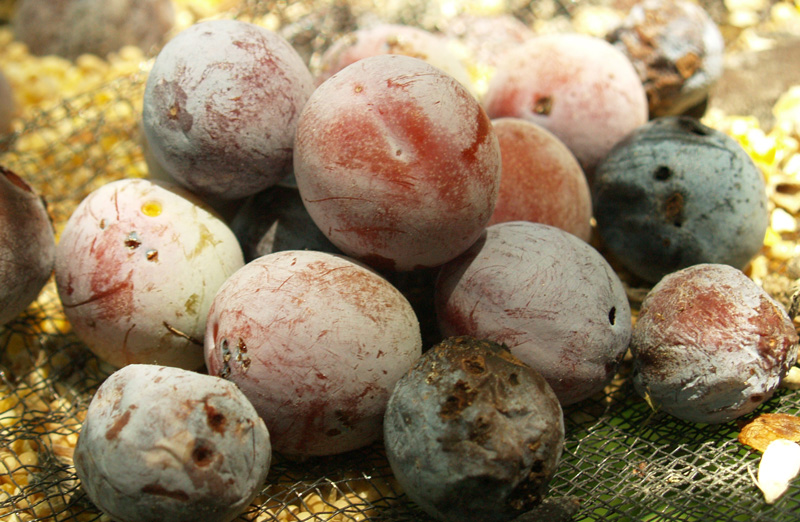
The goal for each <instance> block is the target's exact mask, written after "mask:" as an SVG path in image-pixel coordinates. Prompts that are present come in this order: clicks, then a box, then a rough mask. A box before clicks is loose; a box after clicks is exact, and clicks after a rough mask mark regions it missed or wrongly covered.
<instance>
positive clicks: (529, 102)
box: [483, 33, 648, 177]
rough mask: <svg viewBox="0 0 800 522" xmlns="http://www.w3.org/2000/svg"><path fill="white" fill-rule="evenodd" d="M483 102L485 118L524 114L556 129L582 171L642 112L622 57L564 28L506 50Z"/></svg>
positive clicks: (639, 89) (635, 80)
mask: <svg viewBox="0 0 800 522" xmlns="http://www.w3.org/2000/svg"><path fill="white" fill-rule="evenodd" d="M483 104H484V107H486V112H487V113H488V114H489V117H491V118H492V119H496V118H502V117H516V118H523V119H526V120H530V121H532V122H533V123H536V124H538V125H541V126H542V127H544V128H546V129H547V130H549V131H550V132H552V133H553V134H555V135H556V136H557V137H558V138H559V139H560V140H561V141H563V142H564V144H565V145H566V146H567V147H569V149H570V150H571V151H572V153H573V154H574V155H575V157H576V158H578V162H579V163H580V164H581V167H582V168H583V170H584V171H585V172H586V174H587V175H588V176H589V177H591V175H592V172H593V171H594V168H595V166H596V165H597V164H598V163H599V162H600V160H602V159H603V158H604V157H605V155H606V154H608V151H609V150H611V147H613V146H614V145H615V144H616V143H617V142H618V141H620V140H621V139H622V138H624V137H625V136H626V135H627V134H628V133H629V132H631V131H633V130H634V129H635V128H637V127H639V126H640V125H642V124H644V123H646V122H647V117H648V112H647V95H646V94H645V90H644V86H643V85H642V82H641V80H640V79H639V75H638V74H637V73H636V70H635V69H634V68H633V65H632V64H631V61H630V60H629V59H628V57H627V56H625V54H624V53H623V52H622V51H620V50H619V49H617V48H616V47H614V46H613V45H611V44H610V43H608V42H606V41H605V40H603V39H602V38H597V37H594V36H588V35H583V34H571V33H560V34H547V35H540V36H536V37H534V38H532V39H530V40H528V41H527V42H525V43H523V44H521V45H520V46H518V47H516V48H515V49H512V50H510V51H508V52H507V53H506V54H505V55H504V58H503V60H502V62H501V63H500V65H498V67H497V70H496V72H495V73H494V75H493V77H492V79H491V81H490V82H489V88H488V90H487V92H486V95H485V96H484V98H483Z"/></svg>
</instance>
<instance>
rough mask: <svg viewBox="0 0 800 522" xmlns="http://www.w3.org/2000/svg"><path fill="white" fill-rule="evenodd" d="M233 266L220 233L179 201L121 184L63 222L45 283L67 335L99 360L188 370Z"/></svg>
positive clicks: (188, 199) (169, 191)
mask: <svg viewBox="0 0 800 522" xmlns="http://www.w3.org/2000/svg"><path fill="white" fill-rule="evenodd" d="M243 264H244V257H243V255H242V250H241V247H240V246H239V242H238V241H237V240H236V236H235V235H234V234H233V232H232V231H231V230H230V228H228V226H227V225H226V224H225V223H224V222H223V221H222V220H221V219H220V218H219V217H218V216H217V215H216V214H215V213H213V212H212V211H210V210H209V208H207V207H205V206H202V205H201V204H200V202H199V201H198V200H196V199H194V198H193V196H192V195H191V194H189V193H188V192H187V191H185V190H183V189H181V188H180V187H177V186H172V185H168V184H166V183H157V182H154V181H150V180H145V179H123V180H118V181H114V182H111V183H108V184H106V185H104V186H102V187H100V188H98V189H96V190H94V191H93V192H92V193H91V194H89V195H88V196H87V197H86V198H85V199H84V200H83V201H82V202H81V203H80V204H79V205H78V206H77V208H76V209H75V211H74V212H73V213H72V215H71V216H70V218H69V220H68V221H67V223H66V225H65V227H64V231H63V233H62V234H61V239H60V241H59V244H58V248H57V250H56V262H55V275H56V285H57V287H58V294H59V296H60V298H61V302H62V303H63V305H64V313H65V314H66V315H67V318H68V319H69V320H70V323H71V324H72V328H73V330H74V332H75V333H76V334H77V336H78V337H79V338H80V339H81V340H82V341H83V342H84V343H85V344H86V345H87V346H88V347H89V349H90V350H92V352H94V353H95V354H96V355H97V356H98V357H100V358H101V359H103V360H105V361H106V362H108V363H110V364H112V365H114V366H117V367H121V366H124V365H126V364H132V363H156V364H163V365H167V366H178V367H181V368H186V369H196V368H199V367H200V366H202V365H203V348H202V338H203V333H204V332H205V324H206V316H207V314H208V309H209V307H210V306H211V301H212V300H213V298H214V295H215V293H216V291H217V289H218V288H219V286H220V285H221V284H222V283H223V282H224V281H225V280H226V279H227V278H228V276H230V275H231V274H233V272H235V271H236V270H237V269H239V268H240V267H241V266H242V265H243Z"/></svg>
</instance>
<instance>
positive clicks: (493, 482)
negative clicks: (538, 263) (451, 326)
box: [384, 337, 564, 522]
mask: <svg viewBox="0 0 800 522" xmlns="http://www.w3.org/2000/svg"><path fill="white" fill-rule="evenodd" d="M384 440H385V446H386V455H387V457H388V459H389V463H390V465H391V468H392V472H393V474H394V476H395V477H396V478H397V481H398V482H399V483H400V486H401V487H402V489H403V491H404V492H405V493H406V494H407V495H408V496H409V498H411V499H412V500H413V501H414V502H415V503H417V504H418V505H419V506H420V507H421V508H422V509H423V510H425V511H426V512H427V513H428V514H430V515H431V516H433V517H435V518H436V519H438V520H442V521H446V522H461V521H464V520H481V521H484V522H494V521H497V522H501V521H507V520H510V519H511V518H512V517H514V516H515V515H517V514H519V513H522V512H525V511H528V510H530V509H531V508H532V507H535V506H536V505H538V504H539V503H540V501H541V499H542V497H543V495H544V494H545V493H546V490H547V486H548V484H549V482H550V480H551V479H552V477H553V475H554V473H555V471H556V469H557V467H558V463H559V460H560V457H561V452H562V449H563V445H564V420H563V414H562V411H561V406H560V404H559V402H558V399H557V398H556V396H555V394H554V393H553V390H552V389H551V388H550V386H549V385H548V384H547V381H545V380H544V378H542V376H541V375H540V374H539V373H538V372H536V371H535V370H533V369H532V368H531V367H530V366H528V365H526V364H524V363H523V362H521V361H520V360H519V359H517V358H516V357H514V356H513V355H511V352H509V351H508V348H506V347H505V346H502V345H499V344H497V343H494V342H491V341H488V340H477V339H474V338H470V337H454V338H448V339H445V340H444V341H443V342H441V343H440V344H438V345H436V346H434V347H433V348H431V349H430V350H428V351H427V352H425V354H424V355H423V356H422V357H421V358H420V359H419V360H418V361H417V362H416V363H415V364H414V366H413V367H412V368H411V369H410V370H409V371H408V372H407V373H406V374H405V375H403V377H402V378H401V379H400V380H399V381H398V383H397V385H396V386H395V388H394V391H393V392H392V395H391V397H390V399H389V403H388V405H387V407H386V415H385V421H384Z"/></svg>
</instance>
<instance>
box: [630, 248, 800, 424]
mask: <svg viewBox="0 0 800 522" xmlns="http://www.w3.org/2000/svg"><path fill="white" fill-rule="evenodd" d="M797 340H798V337H797V332H796V331H795V328H794V325H793V324H792V321H791V320H790V319H789V316H788V315H787V313H786V311H785V310H784V309H783V308H782V307H781V305H780V304H778V303H777V302H776V301H775V300H774V299H772V298H771V297H770V296H769V295H768V294H767V293H766V292H764V291H763V290H762V289H761V288H760V287H759V286H758V285H757V284H756V283H755V282H754V281H753V280H751V279H749V278H748V277H747V276H746V275H745V274H744V273H743V272H741V271H740V270H738V269H736V268H733V267H731V266H728V265H723V264H712V263H709V264H699V265H694V266H691V267H688V268H685V269H683V270H679V271H677V272H674V273H672V274H669V275H667V276H665V277H664V278H663V279H662V280H661V281H660V282H659V283H658V284H656V285H655V286H654V287H653V289H652V290H651V291H650V292H649V293H648V294H647V296H646V298H645V300H644V302H643V303H642V308H641V312H640V313H639V317H638V319H637V321H636V325H635V326H634V328H633V337H632V339H631V352H632V354H633V361H634V373H633V382H634V385H635V387H636V390H637V391H638V392H639V394H640V395H642V396H643V397H645V398H646V399H647V400H648V401H649V402H650V403H651V404H652V405H653V406H654V407H655V408H659V409H662V410H664V411H666V412H667V413H670V414H672V415H674V416H675V417H678V418H681V419H684V420H688V421H692V422H704V423H721V422H727V421H729V420H732V419H735V418H737V417H741V416H742V415H745V414H747V413H750V412H751V411H753V410H754V409H755V408H756V407H758V406H759V405H760V404H762V403H763V402H764V401H766V400H767V399H769V398H770V397H771V396H772V394H773V392H774V391H775V389H776V388H777V387H778V384H780V381H781V379H783V377H784V376H785V375H786V373H787V372H788V371H789V369H790V368H791V367H792V366H794V364H795V360H796V358H797Z"/></svg>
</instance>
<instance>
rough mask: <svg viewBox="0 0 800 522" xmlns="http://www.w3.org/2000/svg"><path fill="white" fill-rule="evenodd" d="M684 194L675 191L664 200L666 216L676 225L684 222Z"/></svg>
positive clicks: (678, 225)
mask: <svg viewBox="0 0 800 522" xmlns="http://www.w3.org/2000/svg"><path fill="white" fill-rule="evenodd" d="M682 214H683V195H682V194H681V193H680V192H675V193H673V194H672V195H670V196H669V197H668V198H667V200H666V201H665V202H664V217H665V218H666V220H667V221H668V222H670V223H672V224H673V225H675V226H676V227H680V226H681V225H682V224H683V217H682Z"/></svg>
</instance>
